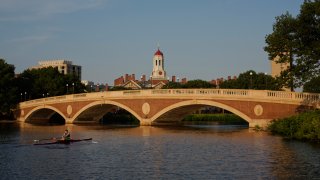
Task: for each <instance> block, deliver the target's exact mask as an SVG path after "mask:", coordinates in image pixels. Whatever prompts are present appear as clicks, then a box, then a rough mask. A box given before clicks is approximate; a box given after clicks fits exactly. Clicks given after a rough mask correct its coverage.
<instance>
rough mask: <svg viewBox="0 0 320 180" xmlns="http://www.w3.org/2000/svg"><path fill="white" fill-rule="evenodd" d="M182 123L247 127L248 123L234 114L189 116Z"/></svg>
mask: <svg viewBox="0 0 320 180" xmlns="http://www.w3.org/2000/svg"><path fill="white" fill-rule="evenodd" d="M182 122H217V123H219V124H234V125H247V124H248V122H246V121H245V120H243V119H242V118H241V117H239V116H237V115H235V114H191V115H188V116H186V117H185V118H184V119H183V120H182Z"/></svg>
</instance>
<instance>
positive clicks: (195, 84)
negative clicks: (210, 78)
mask: <svg viewBox="0 0 320 180" xmlns="http://www.w3.org/2000/svg"><path fill="white" fill-rule="evenodd" d="M212 87H214V86H213V84H210V83H209V82H207V81H204V80H200V79H196V80H191V81H188V82H187V83H186V84H184V85H182V88H212Z"/></svg>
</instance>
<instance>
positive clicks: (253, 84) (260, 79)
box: [220, 70, 280, 90]
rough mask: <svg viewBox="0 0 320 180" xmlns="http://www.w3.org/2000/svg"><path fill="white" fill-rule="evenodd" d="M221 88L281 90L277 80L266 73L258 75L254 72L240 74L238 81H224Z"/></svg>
mask: <svg viewBox="0 0 320 180" xmlns="http://www.w3.org/2000/svg"><path fill="white" fill-rule="evenodd" d="M220 88H224V89H258V90H263V89H268V90H279V89H280V86H279V84H278V82H277V80H276V79H274V78H273V77H271V76H270V75H267V74H265V73H256V72H255V71H253V70H249V71H246V72H244V73H241V74H239V77H238V78H237V79H231V80H227V81H223V82H222V83H221V84H220Z"/></svg>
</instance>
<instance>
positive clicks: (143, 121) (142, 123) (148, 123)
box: [140, 119, 152, 126]
mask: <svg viewBox="0 0 320 180" xmlns="http://www.w3.org/2000/svg"><path fill="white" fill-rule="evenodd" d="M151 125H152V124H151V120H150V119H140V126H151Z"/></svg>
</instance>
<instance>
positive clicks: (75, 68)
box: [30, 59, 81, 80]
mask: <svg viewBox="0 0 320 180" xmlns="http://www.w3.org/2000/svg"><path fill="white" fill-rule="evenodd" d="M46 67H57V68H58V71H59V72H60V73H62V74H73V75H75V76H77V77H79V79H80V80H81V66H79V65H73V64H72V61H67V60H63V59H61V60H60V59H59V60H46V61H39V65H38V66H33V67H31V68H30V69H40V68H46Z"/></svg>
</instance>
